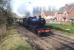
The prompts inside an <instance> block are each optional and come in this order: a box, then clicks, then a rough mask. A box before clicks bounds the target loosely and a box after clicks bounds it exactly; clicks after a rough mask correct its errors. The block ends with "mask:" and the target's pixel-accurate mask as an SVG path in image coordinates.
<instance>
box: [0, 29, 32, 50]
mask: <svg viewBox="0 0 74 50" xmlns="http://www.w3.org/2000/svg"><path fill="white" fill-rule="evenodd" d="M7 34H8V35H7V36H6V37H5V38H3V39H2V42H1V43H0V50H32V48H31V46H30V45H29V43H27V41H26V40H24V39H25V38H24V37H21V36H20V34H18V32H17V31H16V29H10V30H8V31H7Z"/></svg>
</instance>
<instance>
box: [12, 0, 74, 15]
mask: <svg viewBox="0 0 74 50" xmlns="http://www.w3.org/2000/svg"><path fill="white" fill-rule="evenodd" d="M69 3H74V0H12V3H11V4H12V11H13V12H15V13H16V14H18V15H19V16H23V15H24V11H29V12H30V13H32V10H33V7H37V6H38V7H45V8H46V9H47V8H48V6H50V7H54V8H56V9H59V8H60V7H62V6H64V5H65V4H69Z"/></svg>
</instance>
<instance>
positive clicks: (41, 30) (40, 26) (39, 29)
mask: <svg viewBox="0 0 74 50" xmlns="http://www.w3.org/2000/svg"><path fill="white" fill-rule="evenodd" d="M45 24H46V21H45V19H44V18H41V16H39V18H37V17H36V16H34V17H28V18H23V22H22V25H23V26H25V27H26V28H28V29H29V30H31V31H33V32H35V33H36V34H37V35H43V34H49V33H51V29H50V28H49V27H48V26H46V25H45Z"/></svg>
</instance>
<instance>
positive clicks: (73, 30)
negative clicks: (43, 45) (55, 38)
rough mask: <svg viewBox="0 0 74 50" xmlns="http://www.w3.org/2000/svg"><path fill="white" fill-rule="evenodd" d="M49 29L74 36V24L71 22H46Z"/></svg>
mask: <svg viewBox="0 0 74 50" xmlns="http://www.w3.org/2000/svg"><path fill="white" fill-rule="evenodd" d="M47 25H48V26H49V27H50V28H51V29H53V30H56V31H61V32H64V34H65V35H69V36H74V26H72V25H71V24H68V25H67V24H66V25H65V24H47Z"/></svg>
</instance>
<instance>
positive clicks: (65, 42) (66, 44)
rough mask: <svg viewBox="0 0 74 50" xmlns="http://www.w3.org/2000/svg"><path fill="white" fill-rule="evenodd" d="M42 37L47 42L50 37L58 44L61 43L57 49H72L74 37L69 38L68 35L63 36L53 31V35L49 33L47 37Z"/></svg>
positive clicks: (73, 48)
mask: <svg viewBox="0 0 74 50" xmlns="http://www.w3.org/2000/svg"><path fill="white" fill-rule="evenodd" d="M42 39H43V40H45V41H46V42H47V43H49V42H50V41H49V40H50V39H52V40H54V42H55V41H56V42H58V43H59V44H61V45H60V46H61V47H60V48H59V50H74V39H70V38H69V37H65V36H64V35H62V34H57V33H54V35H51V36H49V37H45V38H42ZM56 45H57V44H56ZM58 46H59V45H58ZM58 46H57V47H58ZM62 46H63V47H62ZM55 49H56V48H55Z"/></svg>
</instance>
